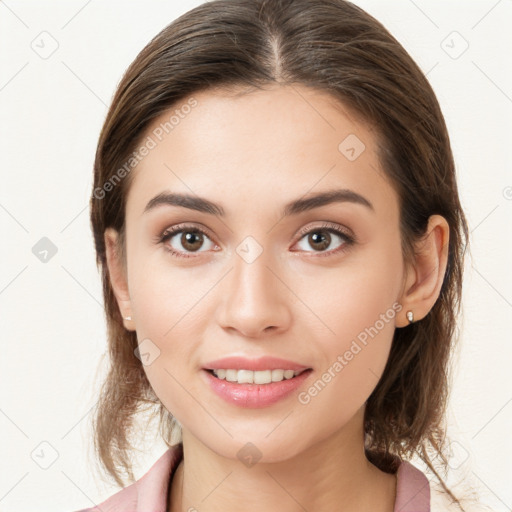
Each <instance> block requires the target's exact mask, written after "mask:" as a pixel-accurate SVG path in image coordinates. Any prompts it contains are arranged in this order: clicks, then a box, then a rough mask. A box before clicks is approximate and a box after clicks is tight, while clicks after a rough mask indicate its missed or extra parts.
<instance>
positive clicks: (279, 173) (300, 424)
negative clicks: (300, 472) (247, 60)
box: [124, 86, 405, 461]
mask: <svg viewBox="0 0 512 512" xmlns="http://www.w3.org/2000/svg"><path fill="white" fill-rule="evenodd" d="M186 105H190V107H187V106H186ZM335 105H336V104H335V102H334V100H333V99H332V98H331V97H330V96H328V95H326V94H325V93H322V92H318V91H313V90H311V89H307V88H305V87H302V86H300V87H299V86H294V87H276V88H272V89H268V90H266V91H257V92H252V93H250V94H247V95H243V96H239V97H235V96H234V95H229V94H227V93H226V92H225V91H224V92H216V93H214V92H212V91H206V92H203V93H199V94H195V95H194V96H193V98H192V99H190V102H188V103H187V101H183V102H182V103H181V104H180V105H176V106H175V107H174V108H173V109H172V112H170V111H169V112H168V113H166V114H165V115H162V116H161V117H159V118H158V119H157V120H155V122H154V123H153V124H152V126H151V127H150V128H149V130H148V131H147V133H146V136H145V137H144V140H143V141H142V143H141V145H142V144H145V145H146V147H147V150H142V151H139V155H142V154H143V153H144V156H141V161H140V162H139V163H138V165H137V166H136V168H135V169H134V170H133V171H131V172H132V173H133V174H134V176H133V179H134V180H133V183H132V185H131V188H130V191H129V195H128V198H127V205H126V236H127V238H126V250H127V275H126V279H127V288H128V291H129V299H130V301H129V308H130V309H129V314H131V317H132V320H131V322H128V323H127V326H128V328H130V326H131V328H132V329H135V330H136V332H137V338H138V341H139V343H140V344H141V347H140V352H141V353H142V360H143V362H144V369H145V371H146V373H147V376H148V378H149V381H150V383H151V385H152V387H153V389H154V391H155V392H156V394H157V396H158V397H159V399H160V400H161V401H162V403H163V404H164V406H165V407H166V408H167V409H168V410H169V411H170V412H171V413H172V414H173V415H174V416H175V417H176V418H177V419H178V420H179V421H180V423H181V424H182V426H183V428H184V430H185V429H186V430H187V431H188V432H189V433H190V434H192V435H193V436H195V437H196V438H197V439H199V440H200V441H201V442H202V443H204V444H205V445H206V446H208V447H210V448H211V449H212V450H214V451H215V452H217V453H219V454H221V455H224V456H226V457H232V458H234V457H236V454H237V452H238V450H240V449H241V448H242V447H244V446H245V445H246V443H252V444H253V445H255V446H256V447H257V450H258V451H259V455H258V456H261V461H276V460H284V459H287V458H290V457H292V456H294V455H296V454H298V453H300V452H301V451H303V450H305V449H307V448H308V447H311V446H312V445H313V444H315V443H317V442H319V441H322V440H325V439H327V438H328V437H330V436H333V435H336V434H337V433H339V432H341V431H342V430H343V429H344V428H345V429H348V428H349V427H348V426H349V425H351V424H353V422H354V421H355V419H356V418H357V421H358V422H359V423H358V428H359V427H361V428H362V425H361V423H360V422H361V420H362V416H361V414H360V413H361V411H362V410H363V408H364V404H365V401H366V400H367V398H368V397H369V395H370V393H371V392H372V391H373V389H374V388H375V386H376V384H377V382H378V380H379V378H380V376H381V374H382V372H383V369H384V366H385V364H386V360H387V357H388V354H389V350H390V346H391V341H392V337H393V332H394V329H395V324H396V323H397V322H398V319H399V318H400V321H402V320H403V317H404V315H405V310H403V311H400V310H401V309H402V306H401V305H400V304H399V301H400V297H401V293H402V284H403V279H404V267H403V262H402V253H401V244H400V232H399V208H398V197H397V195H396V192H395V191H394V189H393V188H392V186H391V185H390V184H389V182H388V181H386V178H385V175H384V173H383V171H382V169H381V167H380V164H379V159H378V157H377V153H376V149H377V147H376V139H375V137H374V133H373V132H372V131H371V129H370V128H369V127H368V126H366V125H364V124H362V123H361V122H360V121H357V118H356V117H355V116H354V115H352V114H351V113H348V111H346V112H345V113H344V110H343V109H342V108H337V107H336V106H335ZM347 113H348V114H347ZM172 115H174V116H175V117H174V118H173V119H172V120H171V121H170V118H171V116H172ZM166 123H167V124H166ZM334 191H341V192H340V194H339V195H338V196H337V197H336V198H335V200H333V201H317V202H315V201H314V200H310V199H311V198H314V197H316V196H317V195H322V194H327V193H333V192H334ZM163 194H176V195H184V196H187V197H188V199H186V200H185V199H183V200H181V206H179V205H176V204H171V202H166V201H165V200H162V201H153V202H152V199H153V198H155V197H157V196H160V198H162V197H163V196H162V195H163ZM333 197H334V196H333ZM203 201H208V203H206V206H205V205H204V203H203ZM212 204H214V205H216V206H213V207H212V206H211V205H212ZM187 205H188V206H189V207H187ZM193 205H199V206H197V209H196V208H192V206H193ZM201 205H202V206H201ZM200 210H201V211H200ZM221 211H222V214H221V213H220V212H221ZM178 225H180V227H179V228H178V229H181V230H182V231H178V232H177V233H174V234H171V235H169V237H168V238H167V239H166V240H165V241H163V242H160V239H161V237H162V234H163V233H164V232H165V231H166V230H170V229H171V228H174V227H176V226H178ZM195 230H201V231H203V232H204V234H201V233H198V232H197V231H195ZM333 230H338V231H339V233H336V232H335V231H333ZM308 233H309V234H308ZM171 250H173V251H175V252H176V254H172V253H171ZM124 306H125V307H126V304H124ZM124 311H125V312H126V309H125V310H124ZM265 356H268V357H275V358H280V359H284V360H286V361H288V362H289V364H290V365H291V366H293V365H297V367H302V368H308V369H310V370H308V371H307V372H305V373H304V374H302V375H301V376H299V377H294V378H293V379H291V380H288V379H285V380H284V384H283V383H279V382H277V381H276V382H275V383H272V384H259V385H256V384H252V385H251V384H248V383H245V384H243V383H242V384H238V383H230V382H227V381H226V380H225V379H224V380H219V379H218V378H217V377H215V376H213V375H212V374H211V373H210V372H209V371H207V369H211V368H214V367H216V365H215V364H213V365H212V364H210V363H211V362H212V361H215V360H218V359H220V358H225V357H241V358H246V359H248V360H250V361H249V362H247V361H246V362H244V361H242V362H240V361H239V363H240V364H238V365H237V364H236V362H233V361H232V362H227V363H221V364H217V367H219V368H221V369H231V370H233V369H235V370H236V369H237V368H242V369H243V368H245V369H251V368H258V367H257V366H252V364H251V363H254V362H255V360H259V359H261V358H262V357H265ZM283 366H286V365H285V363H275V364H273V363H272V362H271V361H266V362H265V361H263V363H262V366H260V367H259V370H261V371H262V373H257V374H254V373H252V372H248V373H247V372H228V374H229V377H230V378H240V379H241V380H243V379H244V378H248V379H250V378H251V377H252V378H257V379H262V380H261V381H260V382H264V381H265V379H267V380H268V378H269V375H270V378H272V377H274V379H279V378H280V377H281V378H282V377H283V375H282V372H279V371H277V372H268V371H264V370H266V369H267V370H272V369H273V370H279V369H285V368H283ZM246 367H249V368H246ZM221 375H222V372H221ZM233 375H234V377H233ZM295 379H297V380H295ZM212 383H214V384H215V385H214V386H212ZM250 386H251V387H252V391H249V392H248V393H247V390H248V388H249V387H250ZM219 389H220V391H219ZM222 390H224V391H222ZM258 390H259V391H258ZM358 413H359V414H358ZM351 420H352V423H351Z"/></svg>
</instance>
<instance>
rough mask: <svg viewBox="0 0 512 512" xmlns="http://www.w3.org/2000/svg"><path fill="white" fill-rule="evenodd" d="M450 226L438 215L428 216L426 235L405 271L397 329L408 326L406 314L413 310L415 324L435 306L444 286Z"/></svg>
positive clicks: (417, 245) (416, 248) (416, 247)
mask: <svg viewBox="0 0 512 512" xmlns="http://www.w3.org/2000/svg"><path fill="white" fill-rule="evenodd" d="M449 236H450V227H449V226H448V222H447V221H446V219H445V218H444V217H442V216H441V215H431V216H430V217H429V220H428V226H427V230H426V233H425V236H424V237H423V238H422V239H421V240H420V241H419V242H417V244H416V246H415V255H414V261H413V262H411V263H410V264H409V265H408V267H407V270H406V276H405V279H404V286H403V288H402V295H401V297H399V302H400V304H401V305H402V307H403V309H402V310H401V314H400V315H399V316H398V317H397V322H396V324H395V325H396V326H397V327H405V326H407V325H409V321H408V319H407V317H406V314H407V311H412V312H413V315H414V322H416V321H417V320H421V319H422V318H423V317H425V316H427V314H428V313H429V311H430V310H431V309H432V307H433V306H434V304H435V302H436V300H437V298H438V297H439V294H440V292H441V286H442V284H443V280H444V275H445V272H446V265H447V263H448V241H449Z"/></svg>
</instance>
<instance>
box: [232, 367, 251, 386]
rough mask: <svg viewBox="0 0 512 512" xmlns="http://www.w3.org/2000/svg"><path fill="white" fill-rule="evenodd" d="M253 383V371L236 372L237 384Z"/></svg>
mask: <svg viewBox="0 0 512 512" xmlns="http://www.w3.org/2000/svg"><path fill="white" fill-rule="evenodd" d="M228 371H229V370H228ZM253 382H254V372H253V371H251V370H238V383H239V384H252V383H253Z"/></svg>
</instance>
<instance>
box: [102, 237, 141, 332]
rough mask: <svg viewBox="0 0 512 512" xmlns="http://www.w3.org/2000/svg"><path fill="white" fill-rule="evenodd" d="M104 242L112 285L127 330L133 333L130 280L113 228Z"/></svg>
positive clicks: (118, 240)
mask: <svg viewBox="0 0 512 512" xmlns="http://www.w3.org/2000/svg"><path fill="white" fill-rule="evenodd" d="M104 240H105V252H106V259H107V267H108V275H109V279H110V284H111V286H112V289H113V291H114V295H115V297H116V300H117V305H118V307H119V311H120V312H121V316H122V318H123V324H124V326H125V328H126V329H128V330H130V331H133V330H134V320H133V316H132V308H131V301H130V294H129V291H128V279H127V276H126V269H125V267H124V264H123V261H122V255H121V250H120V249H121V246H120V239H119V233H118V232H117V231H116V230H115V229H113V228H107V229H106V230H105V233H104ZM126 317H130V318H131V320H127V319H126Z"/></svg>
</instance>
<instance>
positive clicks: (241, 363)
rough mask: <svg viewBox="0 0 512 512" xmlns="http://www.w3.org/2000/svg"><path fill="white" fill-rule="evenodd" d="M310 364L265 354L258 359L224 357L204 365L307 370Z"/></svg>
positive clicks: (208, 368) (207, 368)
mask: <svg viewBox="0 0 512 512" xmlns="http://www.w3.org/2000/svg"><path fill="white" fill-rule="evenodd" d="M309 368H310V367H309V366H304V365H302V364H298V363H295V362H294V361H288V360H286V359H281V358H279V357H270V356H264V357H259V358H257V359H249V358H246V357H239V356H229V357H223V358H222V359H215V361H210V362H208V363H206V364H205V365H204V369H206V370H218V369H226V370H230V369H231V370H252V371H261V370H294V371H300V370H307V369H309Z"/></svg>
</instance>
